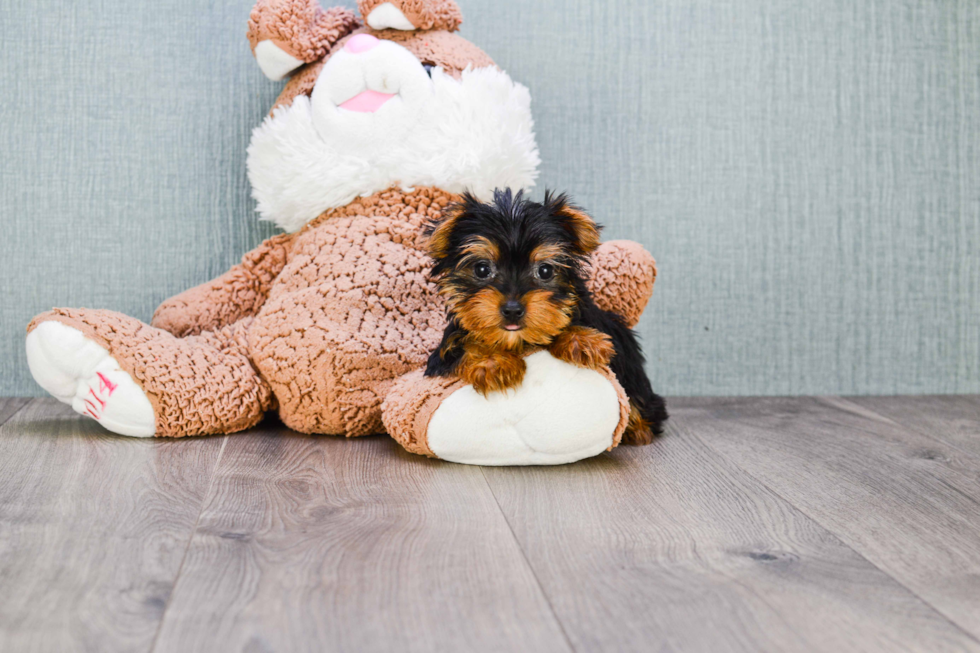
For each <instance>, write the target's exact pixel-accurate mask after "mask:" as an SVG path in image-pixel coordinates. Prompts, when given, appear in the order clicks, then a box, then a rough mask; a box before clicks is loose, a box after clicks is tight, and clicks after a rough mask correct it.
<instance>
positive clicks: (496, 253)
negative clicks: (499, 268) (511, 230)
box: [460, 236, 500, 266]
mask: <svg viewBox="0 0 980 653" xmlns="http://www.w3.org/2000/svg"><path fill="white" fill-rule="evenodd" d="M462 252H463V253H464V254H465V255H466V256H464V257H463V258H462V259H461V260H460V265H461V266H466V265H469V264H470V263H475V262H476V261H493V262H494V263H496V262H497V260H498V259H499V258H500V248H499V247H497V245H496V243H494V242H493V241H491V240H490V239H489V238H485V237H484V236H474V237H473V238H471V239H470V240H469V241H468V242H467V243H466V246H465V247H463V250H462Z"/></svg>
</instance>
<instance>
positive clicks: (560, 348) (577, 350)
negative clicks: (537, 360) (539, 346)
mask: <svg viewBox="0 0 980 653" xmlns="http://www.w3.org/2000/svg"><path fill="white" fill-rule="evenodd" d="M548 351H550V352H551V354H552V355H553V356H554V357H555V358H558V359H560V360H563V361H565V362H566V363H571V364H572V365H578V366H579V367H585V368H588V369H590V370H596V369H599V368H600V367H603V366H605V365H608V364H609V361H611V360H612V357H613V356H614V355H615V353H616V350H615V349H614V348H613V343H612V338H610V337H609V336H607V335H606V334H605V333H602V332H601V331H597V330H596V329H591V328H588V327H571V328H570V329H568V330H567V331H564V332H562V333H561V335H559V336H558V337H557V338H555V341H554V342H553V343H551V346H550V347H549V348H548Z"/></svg>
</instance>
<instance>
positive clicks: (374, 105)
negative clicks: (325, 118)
mask: <svg viewBox="0 0 980 653" xmlns="http://www.w3.org/2000/svg"><path fill="white" fill-rule="evenodd" d="M393 97H395V96H394V95H389V94H388V93H379V92H377V91H364V92H363V93H359V94H358V95H355V96H354V97H352V98H351V99H349V100H347V101H346V102H344V103H343V104H341V105H340V108H341V109H347V110H348V111H358V112H360V113H374V112H375V111H377V110H378V109H380V108H381V107H382V106H384V104H385V103H386V102H387V101H388V100H390V99H391V98H393Z"/></svg>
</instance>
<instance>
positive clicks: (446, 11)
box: [357, 0, 463, 32]
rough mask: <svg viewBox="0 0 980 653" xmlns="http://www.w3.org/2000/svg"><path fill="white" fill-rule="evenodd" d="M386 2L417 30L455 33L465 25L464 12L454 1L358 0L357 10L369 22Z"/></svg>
mask: <svg viewBox="0 0 980 653" xmlns="http://www.w3.org/2000/svg"><path fill="white" fill-rule="evenodd" d="M385 2H390V3H391V4H392V5H394V6H395V8H396V9H398V10H400V11H401V12H402V13H403V14H405V18H407V19H408V21H409V22H410V23H411V24H412V25H414V26H415V29H420V30H429V29H441V30H447V31H450V32H455V31H456V30H458V29H459V26H460V25H461V24H462V23H463V12H461V11H460V10H459V5H457V4H456V3H455V2H454V0H358V2H357V8H358V9H360V11H361V16H363V17H364V19H365V20H367V17H368V16H369V15H370V14H371V12H372V11H374V10H375V9H376V8H377V7H378V6H379V5H382V4H384V3H385Z"/></svg>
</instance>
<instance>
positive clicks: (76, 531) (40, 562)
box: [0, 397, 980, 653]
mask: <svg viewBox="0 0 980 653" xmlns="http://www.w3.org/2000/svg"><path fill="white" fill-rule="evenodd" d="M25 403H26V402H25V401H24V400H0V423H2V422H3V421H4V420H7V423H6V424H4V425H3V426H2V427H0V589H2V591H0V651H8V650H9V651H18V652H19V651H58V652H61V651H73V650H98V651H115V650H125V651H147V652H149V651H160V652H170V651H174V652H179V653H184V652H186V651H209V652H211V651H249V652H256V651H261V652H265V651H287V652H290V651H387V650H399V651H401V650H405V651H534V652H535V653H538V652H541V653H544V652H547V651H573V650H574V651H633V650H635V651H709V652H711V653H715V652H723V651H833V652H837V651H980V641H978V640H980V632H978V619H980V487H978V486H980V452H978V448H977V441H978V440H980V431H978V429H977V425H978V424H980V418H978V412H980V411H977V410H976V407H977V406H980V403H978V400H977V399H976V398H963V397H960V398H941V399H940V398H937V399H933V398H922V399H914V400H911V399H905V400H884V399H880V400H879V399H861V400H843V399H836V398H827V399H806V398H803V399H698V400H683V401H681V400H678V401H675V402H673V404H672V405H673V419H672V422H671V428H670V432H669V434H668V435H667V436H666V437H665V438H663V439H661V440H660V441H658V442H657V443H655V444H654V445H652V446H650V447H645V448H621V449H618V450H616V451H614V452H612V453H609V454H605V455H603V456H601V457H599V458H596V459H593V460H590V461H585V462H582V463H579V464H576V465H570V466H564V467H557V468H523V469H521V468H504V469H490V468H485V469H481V468H476V467H465V466H460V465H453V464H448V463H442V462H438V461H430V460H426V459H423V458H419V457H416V456H411V455H409V454H407V453H405V452H404V451H402V450H401V449H400V448H399V447H398V446H397V445H395V444H394V442H392V441H391V440H390V439H388V438H385V437H375V438H366V439H361V440H354V441H348V440H342V439H337V438H311V437H306V436H300V435H296V434H293V433H290V432H289V431H287V430H286V429H284V428H283V427H282V426H281V425H279V424H278V423H276V422H274V421H270V422H268V423H266V424H263V425H262V426H260V427H259V428H257V429H255V430H253V431H251V432H249V433H246V434H242V435H238V436H232V437H228V438H201V439H189V440H182V441H166V440H134V439H128V438H121V437H115V436H111V435H107V434H105V433H104V432H103V431H102V430H101V429H100V428H99V427H98V426H97V425H95V424H94V423H93V422H91V421H87V420H83V419H82V418H79V417H76V416H75V415H74V414H73V413H71V412H70V411H69V410H68V409H67V408H65V407H62V406H60V405H59V404H57V403H56V402H54V401H53V400H35V401H32V402H30V403H26V405H25ZM971 411H972V412H971Z"/></svg>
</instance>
